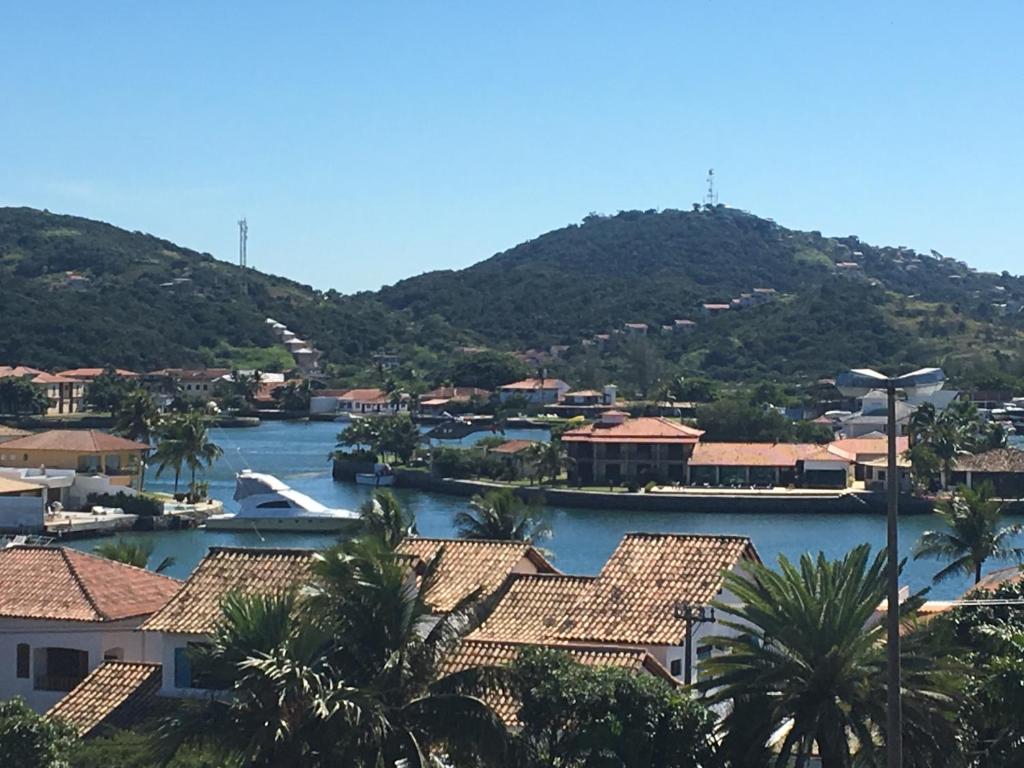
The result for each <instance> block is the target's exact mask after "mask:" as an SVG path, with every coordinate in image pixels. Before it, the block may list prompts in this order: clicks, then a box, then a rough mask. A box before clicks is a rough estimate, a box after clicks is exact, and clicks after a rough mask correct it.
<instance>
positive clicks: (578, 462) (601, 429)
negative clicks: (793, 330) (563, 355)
mask: <svg viewBox="0 0 1024 768" xmlns="http://www.w3.org/2000/svg"><path fill="white" fill-rule="evenodd" d="M702 434H704V433H703V432H702V431H701V430H699V429H694V428H693V427H687V426H685V425H683V424H680V423H679V422H678V421H670V420H668V419H665V418H661V417H658V416H644V417H639V418H630V417H629V414H627V413H625V412H624V411H615V410H612V411H605V412H604V413H603V414H601V418H600V420H599V421H598V422H596V423H594V424H587V425H584V426H582V427H579V428H577V429H571V430H568V431H567V432H565V433H563V434H562V444H563V445H565V446H566V448H567V450H568V452H569V457H570V458H571V459H572V467H571V469H570V478H569V479H570V481H571V482H574V483H578V484H580V485H606V484H614V483H619V482H623V481H627V480H636V481H644V480H646V479H651V480H653V479H656V478H661V479H665V480H669V481H676V482H682V481H683V480H685V479H686V462H687V460H688V459H689V458H690V454H691V453H692V452H693V448H694V446H695V445H696V444H697V441H698V440H700V436H701V435H702Z"/></svg>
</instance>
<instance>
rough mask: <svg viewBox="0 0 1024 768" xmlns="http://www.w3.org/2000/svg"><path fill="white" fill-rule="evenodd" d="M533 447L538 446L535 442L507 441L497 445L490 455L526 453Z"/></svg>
mask: <svg viewBox="0 0 1024 768" xmlns="http://www.w3.org/2000/svg"><path fill="white" fill-rule="evenodd" d="M531 445H537V442H536V441H535V440H506V441H505V442H504V443H502V444H501V445H496V446H494V447H493V448H491V449H490V451H489V452H490V453H504V454H510V455H511V454H516V453H519V452H520V451H525V450H526V449H527V448H529V447H530V446H531Z"/></svg>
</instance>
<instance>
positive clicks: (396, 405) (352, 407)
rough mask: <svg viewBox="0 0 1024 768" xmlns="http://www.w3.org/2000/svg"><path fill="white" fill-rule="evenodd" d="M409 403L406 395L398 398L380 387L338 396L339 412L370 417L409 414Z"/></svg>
mask: <svg viewBox="0 0 1024 768" xmlns="http://www.w3.org/2000/svg"><path fill="white" fill-rule="evenodd" d="M409 402H410V398H409V396H408V395H406V394H404V393H403V394H401V395H399V396H398V397H397V398H396V397H395V396H394V395H391V394H388V393H387V392H386V391H385V390H383V389H380V388H379V387H363V388H356V389H349V390H346V391H345V392H342V393H341V395H339V396H338V410H339V411H340V412H341V413H361V414H368V415H369V414H373V415H377V414H395V413H408V412H409Z"/></svg>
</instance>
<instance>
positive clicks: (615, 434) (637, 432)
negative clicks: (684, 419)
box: [562, 416, 704, 443]
mask: <svg viewBox="0 0 1024 768" xmlns="http://www.w3.org/2000/svg"><path fill="white" fill-rule="evenodd" d="M703 434H704V432H703V431H701V430H699V429H694V428H693V427H687V426H686V425H684V424H680V423H679V422H678V421H670V420H668V419H666V418H663V417H661V416H641V417H639V418H636V419H626V420H625V421H622V422H620V423H603V422H597V423H595V424H586V425H584V426H582V427H579V428H577V429H570V430H569V431H567V432H564V433H563V434H562V442H563V443H696V442H697V441H698V440H699V439H700V436H701V435H703Z"/></svg>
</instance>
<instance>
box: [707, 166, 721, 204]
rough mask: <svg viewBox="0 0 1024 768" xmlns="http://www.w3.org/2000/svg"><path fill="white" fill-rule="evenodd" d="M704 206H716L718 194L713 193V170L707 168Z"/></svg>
mask: <svg viewBox="0 0 1024 768" xmlns="http://www.w3.org/2000/svg"><path fill="white" fill-rule="evenodd" d="M704 205H718V193H717V192H716V191H715V169H714V168H708V192H707V194H706V195H704Z"/></svg>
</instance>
